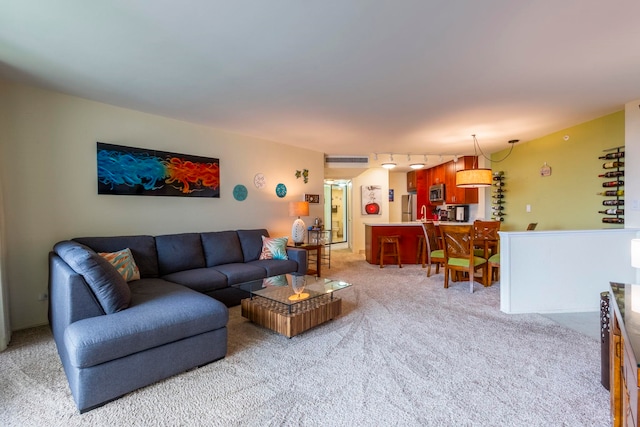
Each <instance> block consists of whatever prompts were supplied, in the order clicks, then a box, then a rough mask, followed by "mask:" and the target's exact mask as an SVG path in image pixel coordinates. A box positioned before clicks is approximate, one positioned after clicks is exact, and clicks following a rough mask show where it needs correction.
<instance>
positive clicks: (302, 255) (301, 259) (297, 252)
mask: <svg viewBox="0 0 640 427" xmlns="http://www.w3.org/2000/svg"><path fill="white" fill-rule="evenodd" d="M287 256H288V257H289V259H290V260H292V261H295V262H297V263H298V270H297V271H296V273H297V274H307V251H306V250H305V249H300V248H289V247H288V248H287Z"/></svg>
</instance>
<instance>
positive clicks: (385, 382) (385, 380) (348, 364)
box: [0, 251, 609, 426]
mask: <svg viewBox="0 0 640 427" xmlns="http://www.w3.org/2000/svg"><path fill="white" fill-rule="evenodd" d="M324 271H325V272H326V275H327V276H331V277H334V278H340V279H343V280H346V281H351V282H352V283H354V286H353V287H352V288H350V289H346V290H344V291H341V296H342V297H343V300H344V304H343V311H344V313H343V315H342V316H341V317H339V318H338V319H335V320H333V321H332V322H330V323H327V324H325V325H322V326H320V327H318V328H315V329H313V330H311V331H308V332H306V333H304V334H302V335H300V336H297V337H294V338H292V339H287V338H285V337H283V336H280V335H277V334H275V333H272V332H270V331H268V330H266V329H263V328H260V327H258V326H256V325H253V324H251V323H249V322H248V321H246V320H245V319H243V318H242V317H241V316H240V310H239V307H236V308H233V309H231V321H230V323H229V352H228V354H227V357H226V358H225V359H224V360H221V361H218V362H215V363H212V364H209V365H207V366H204V367H202V368H199V369H196V370H193V371H190V372H186V373H184V374H181V375H178V376H175V377H172V378H169V379H167V380H165V381H162V382H160V383H157V384H154V385H151V386H149V387H146V388H144V389H141V390H138V391H135V392H133V393H130V394H128V395H126V396H124V397H122V398H121V399H119V400H116V401H114V402H111V403H109V404H107V405H105V406H103V407H101V408H98V409H95V410H93V411H90V412H88V413H86V414H84V415H79V414H78V413H77V411H76V409H75V406H74V404H73V402H72V398H71V395H70V392H69V390H68V386H67V383H66V378H65V376H64V372H63V371H62V368H61V365H60V361H59V359H58V357H57V354H56V352H55V345H54V343H53V340H52V338H51V335H50V333H49V331H48V328H46V327H42V328H34V329H31V330H26V331H20V332H17V333H15V334H14V337H13V340H12V342H11V344H10V346H9V348H8V349H7V350H6V351H5V352H3V353H0V424H2V425H19V426H44V425H48V426H49V425H65V426H75V425H104V426H107V425H108V426H116V425H184V426H187V425H188V426H191V425H207V426H218V425H220V426H239V425H242V426H245V425H246V426H297V425H302V426H355V425H375V426H386V425H394V426H606V425H609V394H608V392H607V391H606V390H605V389H604V387H602V385H601V384H600V343H599V341H598V340H596V339H594V338H590V337H587V336H585V335H583V334H580V333H578V332H576V331H573V330H571V329H568V328H565V327H563V326H560V325H558V324H557V323H555V322H553V321H552V320H550V319H547V318H545V317H543V316H540V315H506V314H504V313H501V312H500V311H499V286H498V285H494V286H492V287H491V288H482V287H481V286H480V285H476V292H475V293H473V294H470V293H469V290H468V283H467V282H465V283H460V284H455V283H454V284H452V285H451V287H450V288H449V289H443V286H442V284H443V277H442V274H440V275H436V276H432V277H431V278H429V279H428V278H427V277H426V272H425V270H423V269H421V268H420V267H419V266H405V268H403V269H398V268H397V267H387V268H384V269H382V270H381V269H380V268H378V267H377V266H371V265H369V264H367V263H366V262H365V261H364V260H363V257H362V256H359V255H352V254H345V253H341V252H339V251H334V253H333V254H332V265H331V269H330V270H329V269H326V270H324ZM549 297H550V298H552V297H553V296H552V295H550V296H549ZM596 297H597V296H596Z"/></svg>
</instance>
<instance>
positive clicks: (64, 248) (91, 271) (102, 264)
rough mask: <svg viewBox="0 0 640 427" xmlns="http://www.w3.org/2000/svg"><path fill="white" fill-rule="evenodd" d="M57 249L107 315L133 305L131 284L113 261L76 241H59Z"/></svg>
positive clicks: (55, 247)
mask: <svg viewBox="0 0 640 427" xmlns="http://www.w3.org/2000/svg"><path fill="white" fill-rule="evenodd" d="M53 250H54V251H55V252H56V253H57V254H58V255H59V256H60V258H62V259H63V260H64V262H66V263H67V264H68V265H69V266H70V267H71V268H73V269H74V270H75V271H76V272H77V273H78V274H80V275H82V277H83V278H84V280H85V281H86V282H87V284H88V285H89V287H90V288H91V290H92V291H93V293H94V294H95V296H96V299H97V300H98V302H99V303H100V306H101V307H102V309H103V310H104V312H105V313H106V314H112V313H117V312H119V311H121V310H124V309H125V308H127V307H128V306H129V303H130V302H131V291H130V289H129V285H128V284H127V282H126V281H125V280H124V278H123V277H122V276H121V275H120V273H118V271H117V270H116V269H115V267H114V266H113V265H111V263H109V261H107V260H106V259H104V258H103V257H101V256H100V255H98V254H97V253H96V252H95V251H93V250H92V249H91V248H89V247H87V246H85V245H82V244H80V243H77V242H73V241H64V242H60V243H57V244H56V245H55V246H54V248H53Z"/></svg>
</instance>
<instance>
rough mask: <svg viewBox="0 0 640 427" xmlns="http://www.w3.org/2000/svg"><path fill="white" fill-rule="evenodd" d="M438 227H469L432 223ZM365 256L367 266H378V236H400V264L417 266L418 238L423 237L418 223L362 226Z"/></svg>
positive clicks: (458, 223) (465, 223)
mask: <svg viewBox="0 0 640 427" xmlns="http://www.w3.org/2000/svg"><path fill="white" fill-rule="evenodd" d="M433 223H434V224H435V225H436V227H438V226H439V225H441V224H447V225H448V224H451V225H470V224H472V223H468V222H448V221H447V222H445V221H433ZM364 228H365V231H364V245H365V256H366V258H367V262H368V263H369V264H379V263H380V259H379V257H378V254H379V252H380V248H379V245H378V237H379V236H400V260H401V262H402V264H418V263H419V260H416V255H417V254H418V236H424V232H423V231H422V225H421V224H420V221H412V222H384V223H372V224H365V225H364Z"/></svg>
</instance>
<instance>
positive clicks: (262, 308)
mask: <svg viewBox="0 0 640 427" xmlns="http://www.w3.org/2000/svg"><path fill="white" fill-rule="evenodd" d="M350 286H351V284H350V283H347V282H343V281H340V280H333V279H326V278H321V277H315V276H308V275H307V276H296V275H292V274H283V275H280V276H273V277H267V278H266V279H260V280H254V281H251V282H246V283H241V284H238V285H235V287H237V288H240V289H242V290H244V291H246V292H248V293H249V298H245V299H243V300H242V301H241V302H240V306H241V310H242V316H243V317H246V318H247V319H249V320H250V321H252V322H253V323H255V324H257V325H260V326H263V327H265V328H268V329H271V330H272V331H275V332H278V333H279V334H282V335H284V336H286V337H288V338H291V337H293V336H295V335H298V334H301V333H302V332H304V331H307V330H309V329H311V328H313V327H315V326H318V325H321V324H322V323H325V322H328V321H329V320H332V319H333V318H334V317H337V316H339V315H340V314H341V313H342V300H341V299H340V298H338V297H335V296H334V293H335V292H336V291H339V290H341V289H345V288H348V287H350Z"/></svg>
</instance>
